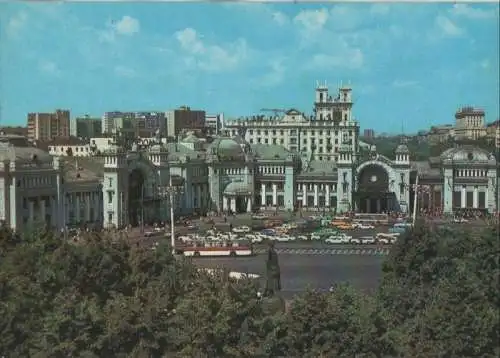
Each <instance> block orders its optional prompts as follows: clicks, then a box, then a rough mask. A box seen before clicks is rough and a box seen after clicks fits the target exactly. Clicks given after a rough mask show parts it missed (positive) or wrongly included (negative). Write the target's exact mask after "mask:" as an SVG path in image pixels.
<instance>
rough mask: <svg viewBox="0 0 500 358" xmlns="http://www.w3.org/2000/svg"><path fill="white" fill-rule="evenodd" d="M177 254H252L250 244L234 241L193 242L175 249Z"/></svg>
mask: <svg viewBox="0 0 500 358" xmlns="http://www.w3.org/2000/svg"><path fill="white" fill-rule="evenodd" d="M176 252H177V254H180V255H184V256H194V257H213V256H231V257H236V256H252V255H253V247H252V245H251V244H240V243H236V242H201V243H200V242H195V243H192V244H188V245H186V246H181V247H179V248H177V249H176Z"/></svg>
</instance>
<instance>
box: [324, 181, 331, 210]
mask: <svg viewBox="0 0 500 358" xmlns="http://www.w3.org/2000/svg"><path fill="white" fill-rule="evenodd" d="M325 186H326V189H325V206H326V207H327V208H329V207H330V184H325Z"/></svg>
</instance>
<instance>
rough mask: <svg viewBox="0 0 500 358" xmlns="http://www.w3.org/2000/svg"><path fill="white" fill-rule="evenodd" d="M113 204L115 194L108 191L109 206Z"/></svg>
mask: <svg viewBox="0 0 500 358" xmlns="http://www.w3.org/2000/svg"><path fill="white" fill-rule="evenodd" d="M112 203H113V192H112V191H108V204H112Z"/></svg>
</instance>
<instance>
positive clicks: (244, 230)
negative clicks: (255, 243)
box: [233, 226, 252, 234]
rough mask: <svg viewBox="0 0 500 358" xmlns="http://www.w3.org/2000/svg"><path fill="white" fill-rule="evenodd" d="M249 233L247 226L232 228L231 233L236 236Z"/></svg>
mask: <svg viewBox="0 0 500 358" xmlns="http://www.w3.org/2000/svg"><path fill="white" fill-rule="evenodd" d="M250 231H252V230H251V229H250V228H249V227H248V226H238V227H235V228H233V232H234V233H238V234H245V233H247V232H250Z"/></svg>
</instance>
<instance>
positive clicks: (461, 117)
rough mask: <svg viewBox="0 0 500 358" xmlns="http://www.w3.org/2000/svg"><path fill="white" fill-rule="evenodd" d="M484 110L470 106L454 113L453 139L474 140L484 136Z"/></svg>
mask: <svg viewBox="0 0 500 358" xmlns="http://www.w3.org/2000/svg"><path fill="white" fill-rule="evenodd" d="M484 117H485V114H484V110H482V109H479V108H474V107H471V106H467V107H463V108H460V109H459V110H458V111H457V112H456V113H455V131H454V132H455V133H454V134H455V138H456V139H472V140H476V139H479V138H483V137H485V136H486V123H485V119H484Z"/></svg>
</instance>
